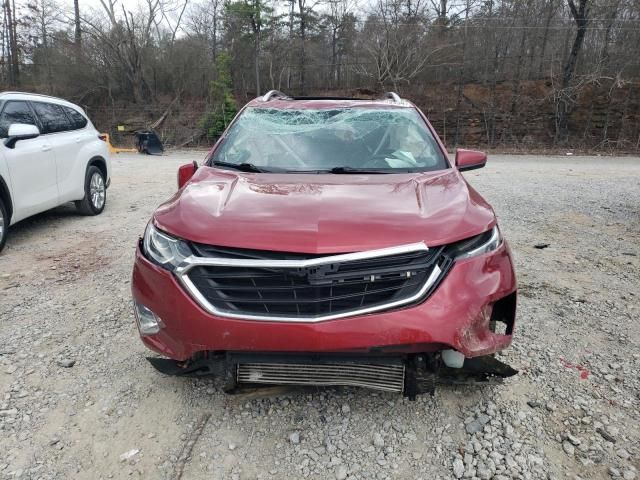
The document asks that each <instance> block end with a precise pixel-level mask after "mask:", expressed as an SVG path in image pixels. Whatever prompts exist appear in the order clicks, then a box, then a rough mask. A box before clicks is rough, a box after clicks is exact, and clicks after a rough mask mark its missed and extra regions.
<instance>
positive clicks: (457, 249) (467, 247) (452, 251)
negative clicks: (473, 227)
mask: <svg viewBox="0 0 640 480" xmlns="http://www.w3.org/2000/svg"><path fill="white" fill-rule="evenodd" d="M501 243H502V236H501V235H500V230H499V229H498V226H497V225H495V226H494V227H493V228H492V229H491V230H487V231H486V232H484V233H481V234H480V235H475V236H473V237H471V238H467V239H465V240H461V241H459V242H456V243H452V244H451V245H449V246H447V248H446V249H445V254H446V255H448V256H449V257H451V258H453V259H454V260H464V259H465V258H471V257H476V256H478V255H482V254H483V253H487V252H492V251H494V250H496V249H497V248H498V247H499V246H500V244H501Z"/></svg>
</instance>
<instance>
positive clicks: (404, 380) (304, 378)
mask: <svg viewBox="0 0 640 480" xmlns="http://www.w3.org/2000/svg"><path fill="white" fill-rule="evenodd" d="M148 360H149V362H150V363H151V365H153V367H154V368H156V369H157V370H158V371H160V372H161V373H163V374H166V375H180V376H205V375H213V376H217V377H219V378H221V379H223V383H224V390H225V392H227V393H241V392H243V391H246V389H254V388H256V387H266V386H274V385H295V386H303V387H304V386H307V387H318V386H354V387H365V388H371V389H374V390H382V391H389V392H396V393H401V394H403V395H404V396H406V397H409V398H410V399H415V397H416V395H419V394H423V393H428V394H433V393H434V391H435V388H436V385H437V384H443V383H444V384H488V383H497V382H500V381H502V379H504V378H507V377H511V376H513V375H515V374H517V373H518V372H517V371H516V370H514V369H513V368H511V367H510V366H508V365H506V364H504V363H502V362H500V361H499V360H497V359H496V358H494V357H493V356H483V357H475V358H468V359H465V361H464V364H463V365H462V367H461V368H451V367H448V366H446V365H445V363H444V362H443V360H442V356H441V354H440V352H437V353H424V354H411V355H396V356H362V355H331V354H324V355H294V354H270V353H267V354H256V353H251V354H247V353H231V352H228V353H225V354H216V353H213V352H202V353H201V354H200V355H199V356H198V358H196V359H193V360H190V361H188V362H179V361H175V360H171V359H166V358H151V357H150V358H148Z"/></svg>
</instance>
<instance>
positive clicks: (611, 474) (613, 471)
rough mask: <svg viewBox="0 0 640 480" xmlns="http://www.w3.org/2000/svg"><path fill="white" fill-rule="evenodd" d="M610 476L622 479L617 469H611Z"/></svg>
mask: <svg viewBox="0 0 640 480" xmlns="http://www.w3.org/2000/svg"><path fill="white" fill-rule="evenodd" d="M609 476H610V477H612V478H618V477H620V470H618V469H617V468H613V467H609Z"/></svg>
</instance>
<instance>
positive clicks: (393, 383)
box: [237, 363, 404, 393]
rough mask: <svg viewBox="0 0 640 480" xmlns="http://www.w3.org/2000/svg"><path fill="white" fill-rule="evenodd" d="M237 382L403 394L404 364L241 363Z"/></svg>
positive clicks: (238, 368)
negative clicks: (370, 390) (345, 387)
mask: <svg viewBox="0 0 640 480" xmlns="http://www.w3.org/2000/svg"><path fill="white" fill-rule="evenodd" d="M237 381H238V383H266V384H271V385H315V386H338V385H341V386H354V387H367V388H373V389H376V390H384V391H387V392H400V393H402V391H403V389H404V365H402V364H397V365H393V364H389V365H374V364H357V363H351V364H349V363H343V364H340V363H335V364H331V363H328V364H314V365H307V364H290V363H241V364H238V366H237Z"/></svg>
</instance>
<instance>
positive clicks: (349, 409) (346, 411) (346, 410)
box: [341, 403, 351, 415]
mask: <svg viewBox="0 0 640 480" xmlns="http://www.w3.org/2000/svg"><path fill="white" fill-rule="evenodd" d="M341 410H342V413H344V414H345V415H346V414H347V413H349V412H351V407H349V405H347V404H346V403H345V404H344V405H342V409H341Z"/></svg>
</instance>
